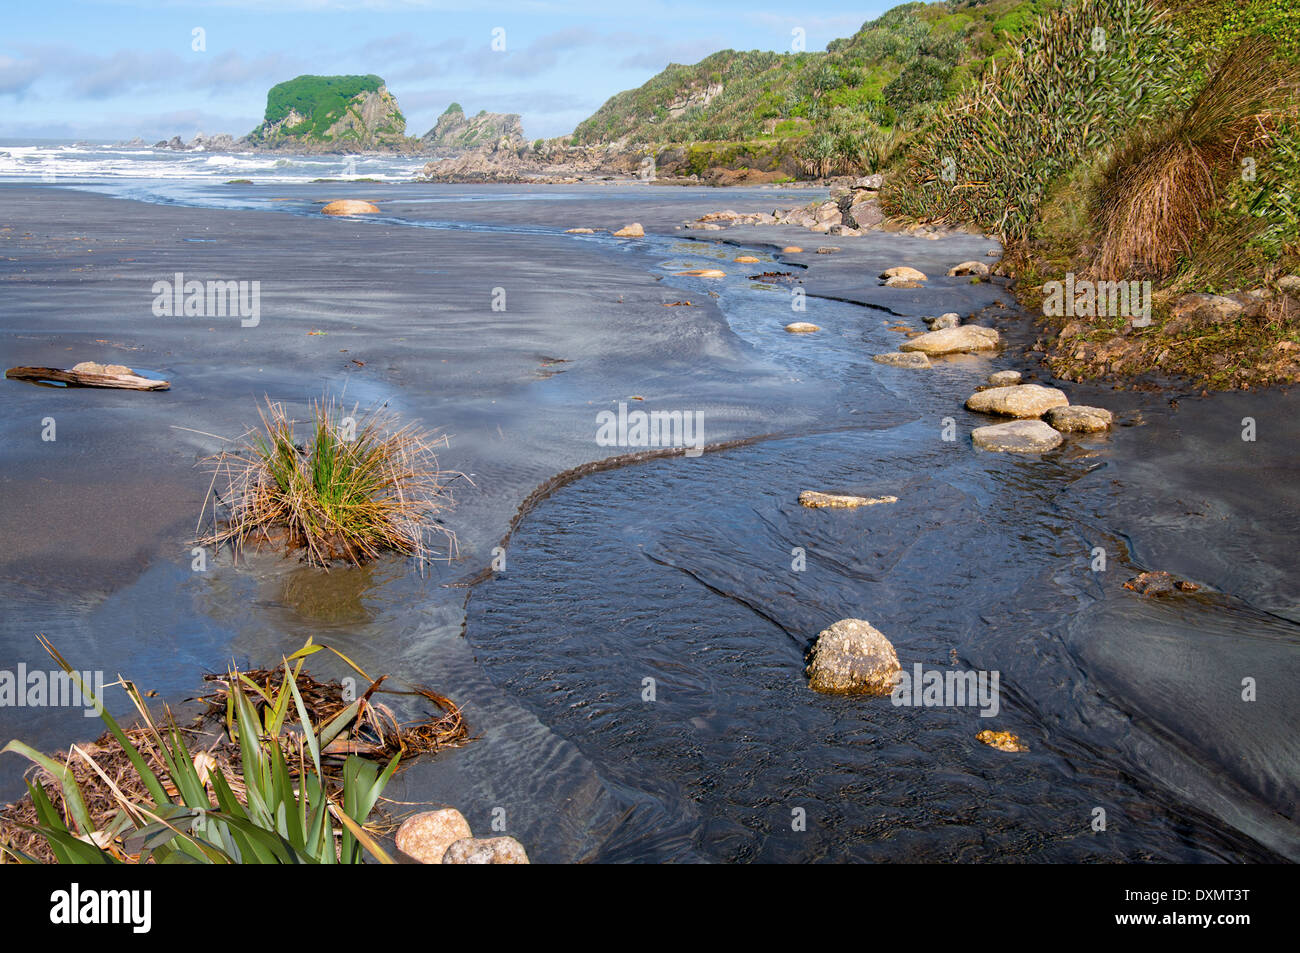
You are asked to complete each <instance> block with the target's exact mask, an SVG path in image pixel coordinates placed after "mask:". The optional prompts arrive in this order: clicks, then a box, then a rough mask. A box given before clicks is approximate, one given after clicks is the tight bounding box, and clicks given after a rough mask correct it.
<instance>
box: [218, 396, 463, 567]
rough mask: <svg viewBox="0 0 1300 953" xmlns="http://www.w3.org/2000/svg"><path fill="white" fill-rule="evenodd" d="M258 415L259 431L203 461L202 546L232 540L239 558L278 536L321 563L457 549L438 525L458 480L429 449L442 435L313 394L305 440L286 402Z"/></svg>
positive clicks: (427, 555)
mask: <svg viewBox="0 0 1300 953" xmlns="http://www.w3.org/2000/svg"><path fill="white" fill-rule="evenodd" d="M259 413H260V416H261V418H262V427H261V429H260V430H259V429H256V428H255V429H253V430H250V431H249V432H248V433H246V434H245V435H244V436H243V437H242V438H241V440H240V443H239V445H238V446H236V447H235V448H234V449H231V450H225V451H222V452H221V453H220V454H218V455H217V456H215V457H210V458H209V459H208V461H207V462H209V463H210V464H211V465H212V471H213V477H212V480H213V488H214V489H216V493H215V496H214V502H213V519H212V524H213V529H212V531H211V532H210V533H209V534H207V535H206V536H203V537H201V538H200V540H199V541H200V542H201V543H204V544H210V545H213V546H217V547H219V546H221V545H222V544H225V543H229V544H231V546H232V547H233V548H234V550H235V552H236V554H238V553H239V552H240V551H241V550H242V549H243V548H244V547H245V546H246V545H248V544H249V543H250V542H251V543H254V544H261V543H267V542H275V541H283V542H285V543H286V544H287V545H288V546H290V547H292V548H301V549H303V550H304V551H305V554H306V558H307V560H308V562H311V563H313V564H315V565H320V566H327V565H328V564H329V563H330V562H331V561H333V560H346V561H347V562H350V563H353V564H359V563H361V562H363V561H364V560H367V559H373V558H375V557H377V556H379V555H380V554H381V553H384V552H398V553H403V554H406V555H410V556H415V557H416V558H417V559H419V560H421V561H423V560H424V559H428V558H431V557H433V556H434V555H435V552H434V547H433V544H432V541H431V537H441V539H442V540H443V542H444V543H445V545H446V558H449V559H450V558H451V557H453V556H454V555H455V551H456V537H455V534H454V533H452V531H451V530H449V529H447V528H446V527H444V526H442V525H441V524H440V523H439V522H438V515H439V514H440V513H442V512H444V511H446V510H447V509H449V508H450V507H451V506H452V499H451V495H450V493H449V492H448V490H447V485H448V484H449V483H450V482H451V480H452V479H455V478H456V477H458V476H460V474H456V473H450V472H448V471H443V470H441V469H440V468H439V466H438V458H437V456H436V454H435V453H434V448H435V447H436V446H438V445H439V444H441V445H442V446H446V437H445V436H444V437H438V436H436V435H435V434H434V433H433V432H431V431H429V430H425V429H423V428H421V427H418V426H416V425H414V424H399V422H398V421H397V419H396V417H395V415H393V414H391V413H388V412H386V411H383V410H382V409H380V410H372V411H368V412H363V413H360V414H358V413H357V411H356V408H353V411H352V412H351V413H350V414H345V413H344V411H343V410H342V409H340V408H339V407H338V405H337V404H336V403H335V402H334V401H333V400H319V401H315V402H313V403H312V404H311V419H310V420H309V421H308V429H309V432H310V441H309V442H307V443H300V442H299V440H298V437H297V435H296V432H295V425H296V423H297V422H296V421H294V420H293V419H292V418H291V417H290V416H289V414H288V412H287V411H286V410H285V408H284V405H282V404H280V403H276V402H273V401H271V400H270V399H268V400H267V402H266V407H265V408H264V409H262V410H260V411H259ZM205 509H206V508H205ZM223 510H224V513H223V512H222V511H223Z"/></svg>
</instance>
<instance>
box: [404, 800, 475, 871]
mask: <svg viewBox="0 0 1300 953" xmlns="http://www.w3.org/2000/svg"><path fill="white" fill-rule="evenodd" d="M473 836H474V834H473V832H472V831H471V830H470V829H469V822H468V821H467V820H465V817H464V815H462V814H461V813H460V811H458V810H456V809H455V808H450V807H449V808H444V809H443V810H441V811H424V812H423V813H421V814H414V815H412V816H411V817H408V818H407V819H406V820H405V821H403V822H402V826H401V827H399V828H398V829H397V849H398V850H400V851H401V852H402V853H403V854H406V855H407V856H408V857H410V858H411V859H412V860H418V861H419V862H420V863H422V864H438V863H441V862H442V855H443V854H444V853H446V851H447V848H448V847H450V846H451V845H452V844H454V843H456V841H458V840H463V839H465V838H467V837H473Z"/></svg>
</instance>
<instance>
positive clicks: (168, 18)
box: [0, 0, 900, 143]
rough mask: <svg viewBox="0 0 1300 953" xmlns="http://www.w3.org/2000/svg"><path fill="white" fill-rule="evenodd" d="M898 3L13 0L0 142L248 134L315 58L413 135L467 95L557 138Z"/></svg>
mask: <svg viewBox="0 0 1300 953" xmlns="http://www.w3.org/2000/svg"><path fill="white" fill-rule="evenodd" d="M898 2H900V0H868V2H865V3H856V4H854V3H841V2H835V0H810V2H806V3H786V4H784V5H783V4H781V3H777V2H773V0H704V2H693V3H692V2H677V0H575V2H550V0H533V2H520V0H514V2H496V0H198V2H180V0H175V2H172V0H4V3H3V5H2V6H0V139H5V140H10V141H13V140H16V139H29V138H67V139H88V140H91V141H97V142H99V141H102V142H111V141H117V140H123V139H129V138H132V137H134V136H139V137H141V138H143V139H145V140H146V141H148V142H150V143H152V142H154V141H156V140H159V139H170V138H171V137H172V136H173V135H180V136H181V137H182V138H183V139H186V140H188V139H190V138H192V137H193V136H194V135H195V134H196V133H199V132H202V133H204V134H206V135H213V134H216V133H220V132H228V133H232V134H234V135H243V134H244V133H247V132H249V131H250V130H251V129H253V127H254V126H256V125H257V124H258V123H259V122H260V121H261V119H262V115H263V113H264V111H265V108H266V91H267V90H268V89H270V88H271V87H272V86H274V85H275V84H276V83H279V82H283V81H284V80H286V79H292V78H293V77H295V76H298V75H301V74H303V73H316V74H334V73H375V74H378V75H379V76H382V77H383V78H384V80H385V81H386V82H387V84H388V89H389V91H390V92H392V93H393V95H395V96H396V97H397V101H398V103H399V105H400V106H401V108H402V112H403V113H404V114H405V115H406V118H407V129H406V132H407V134H408V135H415V136H418V135H423V134H424V133H425V132H427V131H428V130H429V129H430V128H432V126H433V124H434V122H435V121H436V120H437V118H438V116H439V114H441V113H442V111H443V110H444V109H445V108H446V107H447V105H448V103H451V102H458V103H460V104H461V105H462V106H463V107H464V109H465V111H466V112H467V113H469V114H471V115H472V114H474V113H476V112H478V111H479V110H480V109H486V110H488V111H490V112H515V113H520V114H521V115H522V117H523V124H524V132H525V134H526V135H527V136H528V137H529V138H550V137H552V136H557V135H562V134H564V133H567V132H570V131H571V130H572V129H573V127H574V126H576V125H577V124H578V123H579V122H581V121H582V120H583V119H585V118H587V116H589V115H591V113H593V112H594V111H595V110H596V109H597V108H598V107H599V106H600V105H601V104H602V103H603V102H604V101H605V100H606V99H608V98H609V97H610V96H612V95H613V94H615V93H617V92H620V91H621V90H624V89H631V88H633V87H636V86H639V85H641V84H642V83H644V82H645V81H646V80H648V79H649V78H650V77H651V76H653V75H654V74H655V73H657V72H659V71H660V70H661V69H663V68H664V67H665V66H667V65H668V64H669V63H673V62H676V63H695V62H698V61H699V60H700V59H702V58H704V57H705V56H707V55H708V54H710V53H713V52H715V51H717V50H722V49H728V48H730V49H736V50H751V49H762V50H778V51H789V50H790V48H791V44H792V40H793V38H794V35H795V34H794V32H793V31H795V30H796V29H799V30H801V31H802V35H803V42H804V44H805V48H806V49H808V50H821V49H825V46H826V43H827V42H829V41H830V40H832V39H835V38H836V37H841V36H848V35H850V34H852V33H854V32H856V30H857V29H858V27H860V26H861V25H862V23H863V22H865V21H867V20H870V19H873V18H875V17H876V16H878V15H879V14H880V13H882V12H884V11H885V10H886V9H888V8H889V7H892V6H895V5H897V3H898ZM494 31H497V32H494ZM494 37H495V39H496V41H497V42H496V45H497V46H498V47H500V46H504V49H503V50H502V49H493V41H494Z"/></svg>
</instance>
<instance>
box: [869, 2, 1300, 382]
mask: <svg viewBox="0 0 1300 953" xmlns="http://www.w3.org/2000/svg"><path fill="white" fill-rule="evenodd" d="M1098 30H1100V31H1102V32H1101V33H1100V34H1099V33H1098ZM893 173H894V174H892V175H891V176H890V177H889V179H888V181H887V183H886V187H885V189H884V191H883V193H882V204H883V207H884V209H885V211H886V212H887V213H888V214H891V215H894V216H897V217H901V218H906V219H914V220H923V221H940V222H946V223H950V224H955V225H969V224H973V225H977V226H979V227H980V228H982V229H987V230H990V231H994V232H997V233H998V234H1000V235H1002V236H1003V238H1004V239H1005V240H1006V241H1007V242H1008V243H1009V246H1010V247H1009V253H1008V257H1007V259H1006V262H1007V267H1008V269H1009V270H1010V271H1012V272H1013V273H1014V274H1015V277H1016V279H1017V293H1018V294H1019V295H1020V297H1021V300H1022V301H1024V302H1025V303H1027V304H1029V305H1031V306H1034V307H1038V306H1039V305H1041V303H1042V301H1043V297H1044V295H1043V291H1042V286H1043V284H1044V283H1045V282H1048V281H1061V280H1063V279H1064V277H1065V276H1066V275H1067V274H1071V273H1072V274H1074V275H1075V276H1077V277H1078V278H1080V279H1085V280H1090V281H1106V282H1112V281H1125V282H1131V281H1150V282H1151V283H1152V287H1153V290H1154V304H1155V308H1154V318H1155V320H1154V322H1153V324H1151V325H1150V326H1144V325H1143V324H1134V322H1133V320H1132V315H1125V314H1118V313H1092V312H1093V310H1094V309H1091V308H1085V309H1084V310H1083V311H1082V312H1079V311H1078V310H1077V309H1072V311H1073V313H1067V314H1063V315H1055V314H1053V315H1045V323H1046V324H1047V329H1048V331H1049V333H1050V335H1051V339H1050V340H1048V341H1047V342H1045V343H1046V350H1047V352H1048V356H1049V359H1050V361H1051V364H1052V366H1053V369H1054V370H1055V371H1056V372H1057V373H1058V374H1060V375H1062V376H1064V377H1067V378H1071V377H1072V378H1087V377H1101V376H1121V377H1122V376H1128V375H1135V374H1137V375H1140V374H1144V373H1149V372H1159V373H1174V374H1180V375H1185V376H1188V377H1191V378H1193V379H1194V380H1197V381H1199V382H1201V383H1203V384H1205V385H1208V386H1212V387H1239V386H1254V385H1257V384H1266V383H1281V382H1287V383H1294V382H1296V381H1297V380H1300V277H1296V276H1297V274H1300V8H1297V7H1296V6H1295V5H1294V0H1072V2H1071V3H1069V4H1067V5H1066V7H1065V8H1064V9H1062V10H1061V11H1059V12H1057V13H1055V14H1053V15H1052V16H1050V17H1047V18H1045V19H1044V20H1042V21H1041V22H1040V23H1039V24H1038V25H1037V26H1036V27H1035V28H1034V29H1033V31H1032V33H1031V35H1030V36H1029V37H1028V38H1027V39H1026V41H1025V42H1024V43H1023V44H1022V45H1021V46H1020V47H1018V48H1017V50H1016V51H1015V52H1014V53H1013V55H1011V56H1009V57H1007V58H1006V59H1005V62H1003V63H1001V64H999V67H998V69H997V71H995V72H990V73H989V74H987V75H986V77H985V79H984V80H983V81H982V82H981V83H979V84H977V85H976V86H974V87H972V88H970V89H968V90H966V91H965V92H964V93H962V94H961V95H959V96H958V97H956V98H954V99H953V100H951V101H949V102H948V103H946V104H944V105H942V106H941V107H939V108H938V109H937V110H935V112H934V114H933V116H932V117H931V119H930V120H929V121H928V122H927V123H926V124H925V125H924V126H923V127H921V128H920V129H919V130H918V131H917V132H916V133H915V134H914V136H913V137H912V139H911V141H910V142H909V143H908V145H907V147H906V149H905V150H904V151H903V153H902V154H901V157H900V159H899V162H898V164H897V167H896V168H895V169H894V170H893ZM1095 310H1096V311H1098V312H1099V311H1101V309H1100V308H1098V309H1095Z"/></svg>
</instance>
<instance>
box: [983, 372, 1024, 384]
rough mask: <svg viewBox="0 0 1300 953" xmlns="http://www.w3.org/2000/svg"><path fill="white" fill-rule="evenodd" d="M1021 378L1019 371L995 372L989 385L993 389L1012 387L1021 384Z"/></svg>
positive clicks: (990, 376) (990, 377)
mask: <svg viewBox="0 0 1300 953" xmlns="http://www.w3.org/2000/svg"><path fill="white" fill-rule="evenodd" d="M1021 376H1022V375H1021V373H1020V372H1019V371H994V372H993V373H992V374H990V375H989V384H990V385H991V386H993V387H1010V386H1012V385H1013V384H1019V383H1020V380H1021Z"/></svg>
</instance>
